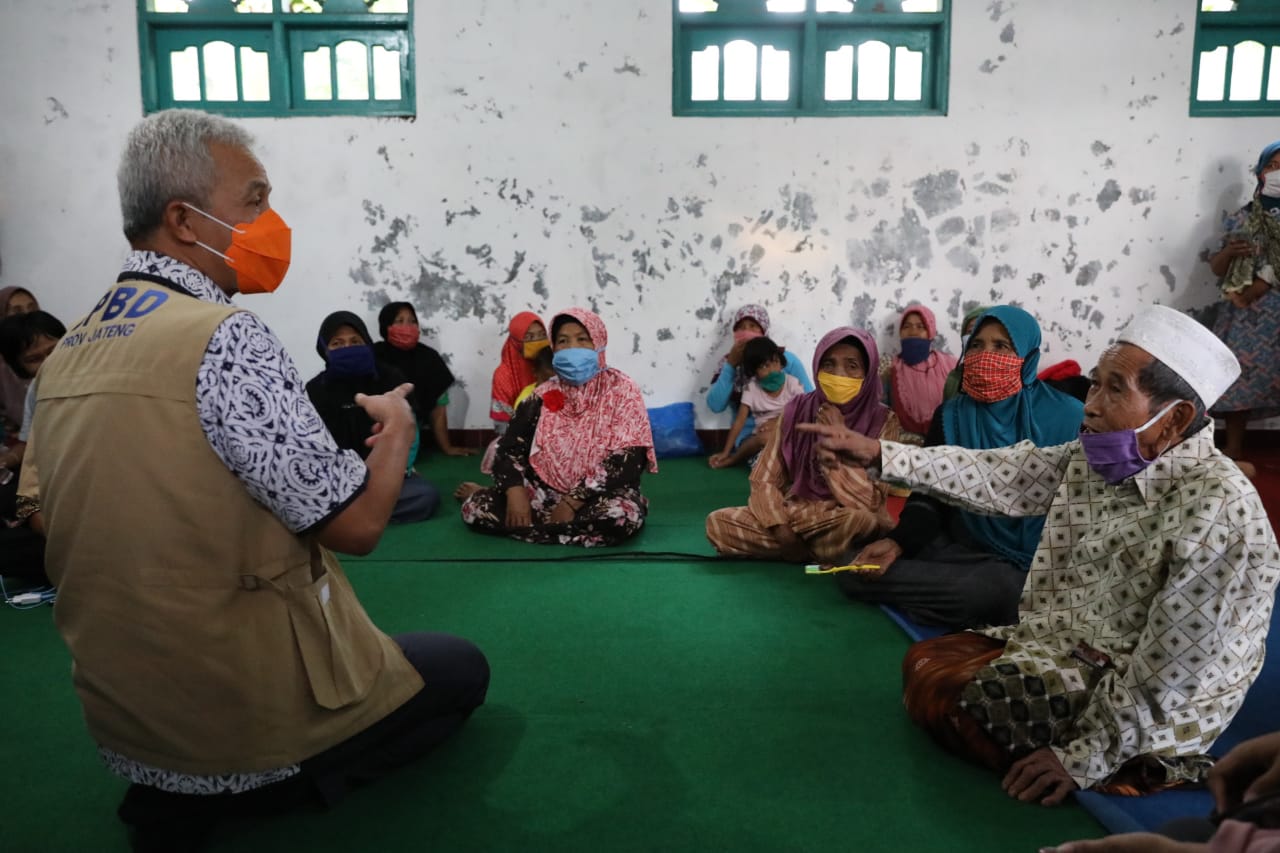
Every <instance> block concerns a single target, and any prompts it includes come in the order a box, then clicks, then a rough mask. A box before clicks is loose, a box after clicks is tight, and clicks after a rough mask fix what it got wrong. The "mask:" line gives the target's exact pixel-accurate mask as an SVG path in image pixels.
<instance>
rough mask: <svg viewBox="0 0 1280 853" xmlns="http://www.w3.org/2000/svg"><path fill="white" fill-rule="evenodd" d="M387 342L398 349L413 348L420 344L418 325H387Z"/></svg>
mask: <svg viewBox="0 0 1280 853" xmlns="http://www.w3.org/2000/svg"><path fill="white" fill-rule="evenodd" d="M387 343H389V344H391V345H392V346H393V347H395V348H396V349H403V350H411V349H413V348H414V347H416V346H417V345H418V327H417V326H412V325H410V324H408V323H395V324H394V325H391V326H387Z"/></svg>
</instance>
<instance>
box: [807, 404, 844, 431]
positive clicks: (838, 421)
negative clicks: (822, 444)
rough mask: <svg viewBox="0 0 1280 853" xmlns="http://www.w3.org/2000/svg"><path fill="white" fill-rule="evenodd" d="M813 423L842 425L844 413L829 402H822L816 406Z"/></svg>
mask: <svg viewBox="0 0 1280 853" xmlns="http://www.w3.org/2000/svg"><path fill="white" fill-rule="evenodd" d="M814 423H819V424H827V425H828V426H844V415H843V414H841V412H840V409H839V408H838V407H836V406H833V405H831V404H830V403H823V404H822V405H821V406H818V417H817V418H816V419H815V420H814Z"/></svg>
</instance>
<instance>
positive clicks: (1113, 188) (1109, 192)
mask: <svg viewBox="0 0 1280 853" xmlns="http://www.w3.org/2000/svg"><path fill="white" fill-rule="evenodd" d="M1120 195H1121V193H1120V185H1119V184H1117V183H1116V182H1115V179H1114V178H1108V179H1107V183H1106V185H1105V186H1103V188H1102V189H1101V190H1100V191H1099V192H1098V197H1097V201H1098V209H1099V210H1107V209H1108V208H1110V207H1111V205H1113V204H1115V203H1116V201H1118V200H1119V198H1120Z"/></svg>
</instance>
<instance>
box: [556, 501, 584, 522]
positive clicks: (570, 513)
mask: <svg viewBox="0 0 1280 853" xmlns="http://www.w3.org/2000/svg"><path fill="white" fill-rule="evenodd" d="M577 514H578V508H577V507H576V506H574V505H573V503H572V502H571V501H570V500H569V499H568V498H561V499H560V503H558V504H556V507H555V509H553V510H551V523H552V524H568V523H569V522H571V521H573V519H574V517H575V516H576V515H577Z"/></svg>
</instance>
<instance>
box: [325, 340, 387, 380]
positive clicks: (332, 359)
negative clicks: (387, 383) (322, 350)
mask: <svg viewBox="0 0 1280 853" xmlns="http://www.w3.org/2000/svg"><path fill="white" fill-rule="evenodd" d="M328 364H329V367H328V373H329V374H330V375H332V376H337V377H341V378H343V379H355V378H358V377H361V376H376V375H377V374H378V369H377V367H375V366H374V360H373V347H371V346H369V345H368V344H360V345H359V346H354V347H339V348H338V349H331V350H329V359H328Z"/></svg>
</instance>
